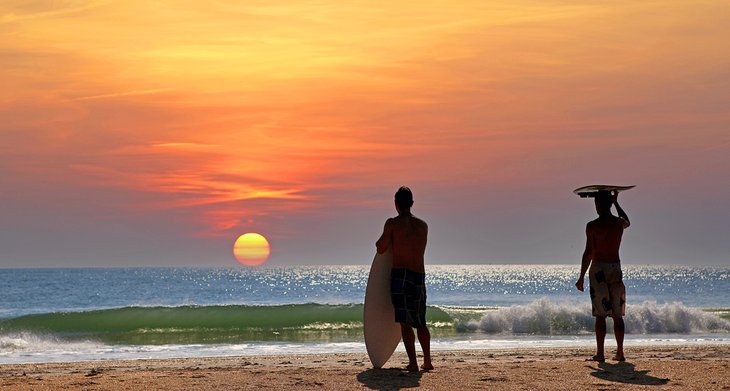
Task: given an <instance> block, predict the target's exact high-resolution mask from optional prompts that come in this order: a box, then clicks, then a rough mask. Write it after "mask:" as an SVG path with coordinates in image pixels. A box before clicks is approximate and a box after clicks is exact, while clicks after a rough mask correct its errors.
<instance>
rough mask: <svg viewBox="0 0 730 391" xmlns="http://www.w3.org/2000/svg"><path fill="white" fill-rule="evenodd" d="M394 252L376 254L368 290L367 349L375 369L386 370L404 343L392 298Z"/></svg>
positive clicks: (365, 310) (365, 322) (366, 296)
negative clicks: (386, 365)
mask: <svg viewBox="0 0 730 391" xmlns="http://www.w3.org/2000/svg"><path fill="white" fill-rule="evenodd" d="M392 267H393V252H392V251H391V249H390V248H388V250H387V251H386V252H385V253H383V254H375V259H373V264H372V266H370V275H369V276H368V285H367V288H366V289H365V305H364V310H363V311H364V314H363V328H364V330H365V348H366V349H367V351H368V357H370V362H371V363H373V367H374V368H382V367H383V365H384V364H385V363H386V362H387V361H388V359H389V358H390V356H391V355H393V352H394V351H395V348H396V347H397V346H398V342H400V336H401V332H400V325H399V324H398V323H396V321H395V310H394V309H393V303H392V301H391V298H390V270H391V268H392Z"/></svg>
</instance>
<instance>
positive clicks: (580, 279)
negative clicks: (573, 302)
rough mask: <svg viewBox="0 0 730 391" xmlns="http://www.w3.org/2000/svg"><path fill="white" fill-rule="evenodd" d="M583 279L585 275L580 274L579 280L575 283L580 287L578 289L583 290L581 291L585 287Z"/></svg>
mask: <svg viewBox="0 0 730 391" xmlns="http://www.w3.org/2000/svg"><path fill="white" fill-rule="evenodd" d="M583 281H584V277H583V276H580V277H579V278H578V282H576V283H575V287H576V288H578V290H579V291H581V292H583V290H584V289H585V288H584V287H583Z"/></svg>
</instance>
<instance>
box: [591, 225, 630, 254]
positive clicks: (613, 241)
mask: <svg viewBox="0 0 730 391" xmlns="http://www.w3.org/2000/svg"><path fill="white" fill-rule="evenodd" d="M627 226H628V224H627V222H626V220H624V219H623V218H621V217H616V216H613V215H610V214H609V215H603V216H600V217H599V218H597V219H595V220H593V221H591V222H589V223H588V225H587V226H586V235H587V237H588V241H589V245H588V247H589V248H590V251H591V253H592V257H591V258H592V260H593V262H602V263H619V262H621V259H620V258H619V255H618V253H619V247H621V237H622V236H623V233H624V228H626V227H627Z"/></svg>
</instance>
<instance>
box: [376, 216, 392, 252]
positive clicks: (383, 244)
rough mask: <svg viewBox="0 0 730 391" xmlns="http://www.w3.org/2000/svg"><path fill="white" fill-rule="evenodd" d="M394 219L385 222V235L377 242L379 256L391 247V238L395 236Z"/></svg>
mask: <svg viewBox="0 0 730 391" xmlns="http://www.w3.org/2000/svg"><path fill="white" fill-rule="evenodd" d="M392 233H393V219H388V220H385V227H383V234H382V235H380V239H378V241H377V242H375V248H376V249H377V251H378V254H382V253H384V252H385V251H386V250H388V247H390V238H391V237H392V236H393V235H392Z"/></svg>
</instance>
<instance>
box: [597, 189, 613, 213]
mask: <svg viewBox="0 0 730 391" xmlns="http://www.w3.org/2000/svg"><path fill="white" fill-rule="evenodd" d="M612 204H613V197H612V196H611V192H610V191H599V192H598V194H596V206H597V207H599V208H601V209H611V205H612Z"/></svg>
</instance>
